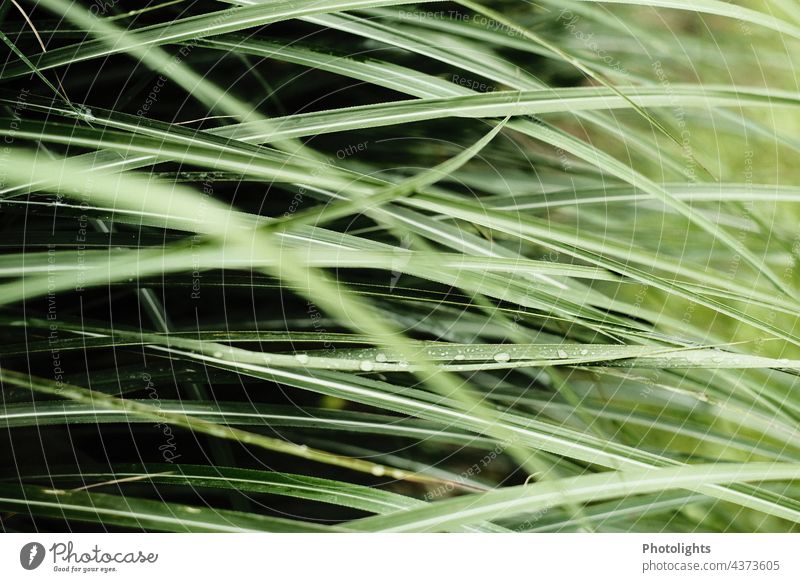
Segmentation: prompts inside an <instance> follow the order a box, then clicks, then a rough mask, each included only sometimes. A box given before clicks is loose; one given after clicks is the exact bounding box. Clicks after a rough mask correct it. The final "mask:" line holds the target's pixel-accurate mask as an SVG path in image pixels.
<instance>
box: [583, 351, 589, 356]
mask: <svg viewBox="0 0 800 582" xmlns="http://www.w3.org/2000/svg"><path fill="white" fill-rule="evenodd" d="M588 354H589V350H581V355H582V356H586V355H588Z"/></svg>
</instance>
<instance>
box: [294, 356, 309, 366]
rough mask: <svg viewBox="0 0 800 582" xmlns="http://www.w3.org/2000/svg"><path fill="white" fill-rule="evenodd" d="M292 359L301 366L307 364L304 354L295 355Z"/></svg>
mask: <svg viewBox="0 0 800 582" xmlns="http://www.w3.org/2000/svg"><path fill="white" fill-rule="evenodd" d="M294 357H295V359H296V360H297V361H298V362H300V363H301V364H307V363H308V356H307V355H306V354H295V356H294Z"/></svg>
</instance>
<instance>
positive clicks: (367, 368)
mask: <svg viewBox="0 0 800 582" xmlns="http://www.w3.org/2000/svg"><path fill="white" fill-rule="evenodd" d="M359 367H360V368H361V369H362V370H363V371H364V372H371V371H372V370H374V369H375V364H373V363H372V362H370V361H369V360H364V361H363V362H361V366H359Z"/></svg>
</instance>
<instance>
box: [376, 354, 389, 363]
mask: <svg viewBox="0 0 800 582" xmlns="http://www.w3.org/2000/svg"><path fill="white" fill-rule="evenodd" d="M386 360H387V358H386V354H378V355H377V356H375V361H376V362H380V363H383V362H385V361H386Z"/></svg>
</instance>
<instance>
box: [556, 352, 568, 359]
mask: <svg viewBox="0 0 800 582" xmlns="http://www.w3.org/2000/svg"><path fill="white" fill-rule="evenodd" d="M558 357H559V358H561V359H562V360H566V359H567V358H568V357H569V354H568V353H567V352H565V351H564V350H558Z"/></svg>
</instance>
